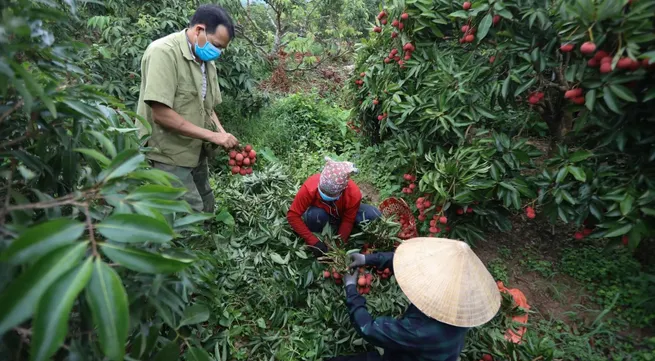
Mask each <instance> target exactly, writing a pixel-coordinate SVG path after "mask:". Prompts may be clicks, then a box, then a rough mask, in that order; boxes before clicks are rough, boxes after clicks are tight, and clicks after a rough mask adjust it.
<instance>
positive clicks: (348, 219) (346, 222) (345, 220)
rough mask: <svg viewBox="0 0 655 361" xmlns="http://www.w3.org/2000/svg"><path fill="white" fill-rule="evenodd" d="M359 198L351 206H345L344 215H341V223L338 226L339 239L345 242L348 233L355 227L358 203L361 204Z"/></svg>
mask: <svg viewBox="0 0 655 361" xmlns="http://www.w3.org/2000/svg"><path fill="white" fill-rule="evenodd" d="M361 202H362V201H361V199H360V200H359V201H358V202H357V203H356V204H354V205H352V206H351V207H349V208H347V209H346V211H345V212H344V215H343V216H341V225H340V226H339V236H340V237H341V240H342V241H343V242H344V243H345V242H348V238H349V237H350V233H351V232H352V231H353V227H355V219H356V218H357V212H358V211H359V205H360V204H361Z"/></svg>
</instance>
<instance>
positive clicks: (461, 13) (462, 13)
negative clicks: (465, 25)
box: [448, 10, 469, 19]
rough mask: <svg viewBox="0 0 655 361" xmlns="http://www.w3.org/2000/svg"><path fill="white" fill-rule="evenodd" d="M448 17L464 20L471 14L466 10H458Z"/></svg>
mask: <svg viewBox="0 0 655 361" xmlns="http://www.w3.org/2000/svg"><path fill="white" fill-rule="evenodd" d="M448 17H451V18H462V19H468V17H469V13H468V12H467V11H464V10H457V11H455V12H453V13H450V14H448Z"/></svg>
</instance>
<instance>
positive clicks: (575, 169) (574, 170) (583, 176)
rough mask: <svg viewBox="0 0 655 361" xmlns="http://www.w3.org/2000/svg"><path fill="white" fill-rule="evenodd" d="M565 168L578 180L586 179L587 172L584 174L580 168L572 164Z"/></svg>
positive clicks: (583, 180)
mask: <svg viewBox="0 0 655 361" xmlns="http://www.w3.org/2000/svg"><path fill="white" fill-rule="evenodd" d="M567 169H568V171H569V173H571V174H573V176H574V177H575V179H577V180H579V181H580V182H585V181H587V174H585V172H584V171H583V170H582V169H580V168H578V167H574V166H572V165H570V166H568V167H567Z"/></svg>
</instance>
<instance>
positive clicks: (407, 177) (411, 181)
mask: <svg viewBox="0 0 655 361" xmlns="http://www.w3.org/2000/svg"><path fill="white" fill-rule="evenodd" d="M403 179H404V180H406V181H407V182H409V185H408V186H407V187H405V188H403V190H402V192H403V193H404V194H412V193H414V190H415V189H416V183H415V182H416V176H415V175H412V174H405V175H403Z"/></svg>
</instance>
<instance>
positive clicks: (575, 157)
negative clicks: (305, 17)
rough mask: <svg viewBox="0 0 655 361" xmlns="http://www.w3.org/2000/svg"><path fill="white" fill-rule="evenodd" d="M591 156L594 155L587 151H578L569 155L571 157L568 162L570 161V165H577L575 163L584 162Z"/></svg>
mask: <svg viewBox="0 0 655 361" xmlns="http://www.w3.org/2000/svg"><path fill="white" fill-rule="evenodd" d="M593 155H594V154H593V153H592V152H590V151H587V150H579V151H577V152H575V153H573V154H571V155H570V156H569V160H570V161H571V162H572V163H577V162H580V161H583V160H585V159H587V158H589V157H591V156H593Z"/></svg>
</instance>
